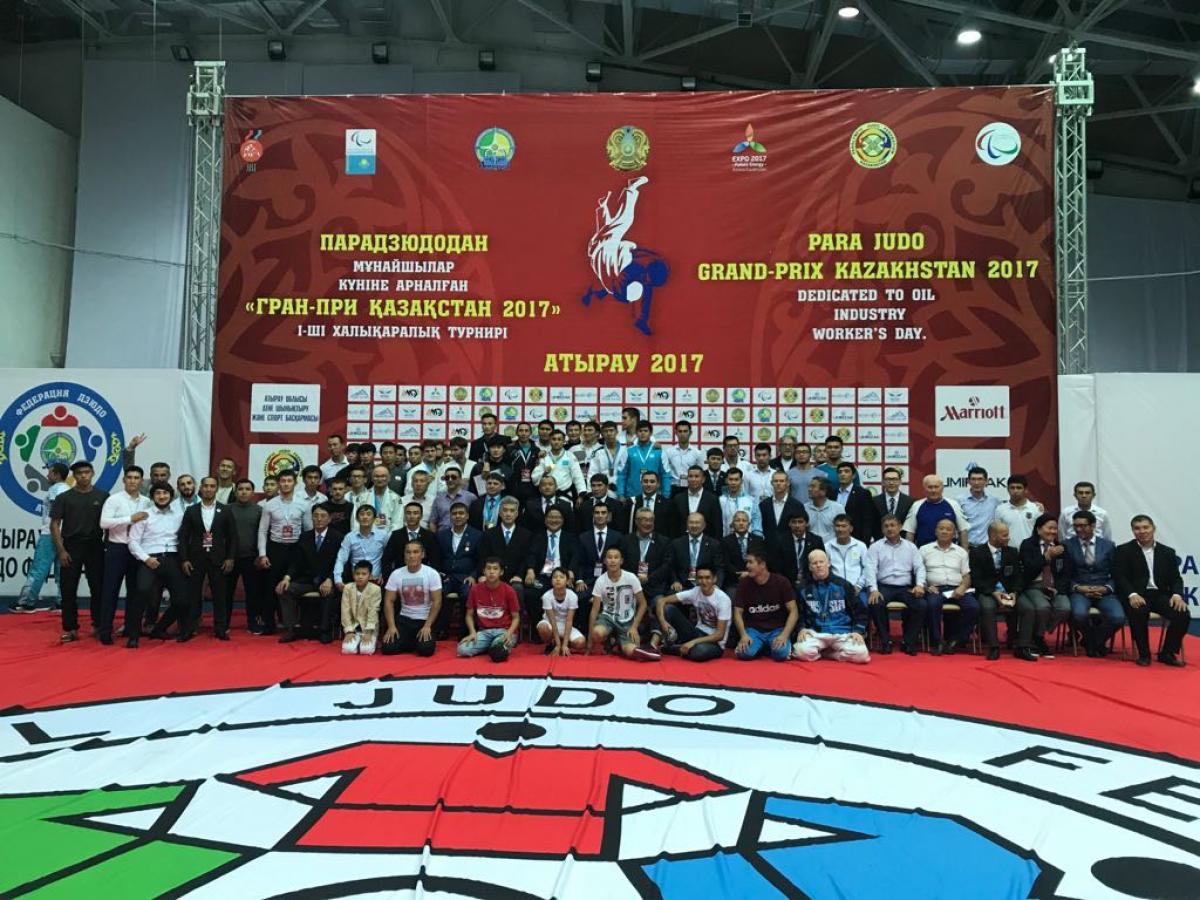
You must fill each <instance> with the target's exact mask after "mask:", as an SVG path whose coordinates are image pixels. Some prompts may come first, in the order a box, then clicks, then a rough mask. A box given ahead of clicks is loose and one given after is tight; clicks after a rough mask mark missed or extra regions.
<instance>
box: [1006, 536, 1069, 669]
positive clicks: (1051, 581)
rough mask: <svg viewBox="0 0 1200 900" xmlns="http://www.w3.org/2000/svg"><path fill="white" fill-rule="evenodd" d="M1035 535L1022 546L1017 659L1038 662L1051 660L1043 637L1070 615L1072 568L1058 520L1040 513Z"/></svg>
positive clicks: (1022, 543)
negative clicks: (1061, 538) (1021, 585)
mask: <svg viewBox="0 0 1200 900" xmlns="http://www.w3.org/2000/svg"><path fill="white" fill-rule="evenodd" d="M1033 531H1034V533H1033V534H1032V535H1030V536H1029V537H1027V538H1026V539H1025V540H1023V541H1022V542H1021V546H1020V548H1019V551H1018V552H1019V553H1020V557H1021V575H1022V583H1023V584H1024V589H1023V590H1022V591H1021V596H1020V597H1018V598H1017V610H1018V613H1019V615H1020V626H1019V627H1020V634H1019V635H1018V637H1017V649H1016V651H1015V655H1016V657H1017V659H1023V660H1025V661H1026V662H1037V659H1038V657H1039V656H1042V657H1046V658H1048V659H1050V658H1053V656H1054V654H1052V653H1051V652H1050V648H1049V646H1047V644H1046V638H1045V635H1046V634H1047V633H1048V632H1050V631H1053V630H1054V629H1055V628H1057V627H1058V625H1059V623H1060V622H1062V621H1063V620H1064V619H1066V618H1067V616H1068V615H1069V614H1070V612H1071V601H1070V596H1071V578H1072V577H1073V575H1074V567H1073V566H1072V565H1071V558H1070V557H1069V556H1067V548H1066V547H1064V546H1063V544H1062V542H1061V541H1059V539H1058V517H1057V516H1055V515H1052V514H1050V513H1043V514H1042V515H1040V516H1038V517H1037V520H1036V521H1035V522H1034V523H1033Z"/></svg>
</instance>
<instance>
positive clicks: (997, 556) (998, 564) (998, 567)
mask: <svg viewBox="0 0 1200 900" xmlns="http://www.w3.org/2000/svg"><path fill="white" fill-rule="evenodd" d="M996 571H997V572H999V571H1000V551H999V550H997V551H996Z"/></svg>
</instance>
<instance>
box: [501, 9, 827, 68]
mask: <svg viewBox="0 0 1200 900" xmlns="http://www.w3.org/2000/svg"><path fill="white" fill-rule="evenodd" d="M519 2H524V0H519ZM812 2H813V0H793V2H791V3H788V4H786V5H784V6H780V7H779V8H777V9H771V10H767V11H765V12H762V13H755V15H754V22H753V24H755V25H761V24H763V23H764V22H767V21H769V20H771V19H773V18H775V17H776V16H779V15H783V14H784V13H788V12H792V11H793V10H796V9H800V8H801V7H802V6H808V5H809V4H811V3H812ZM739 27H740V26H739V25H738V23H737V20H736V19H735V20H733V21H730V22H726V23H725V24H723V25H717V26H715V27H713V28H709V29H708V30H707V31H701V32H700V33H699V34H693V35H692V36H691V37H686V38H683V39H682V40H679V41H674V42H673V43H670V44H665V45H663V46H662V47H655V48H654V49H653V50H648V51H646V52H645V53H642V54H640V55H639V56H638V57H637V58H638V59H640V60H642V61H646V60H650V59H654V58H655V57H656V56H663V55H665V54H667V53H674V52H675V51H676V50H682V49H683V48H684V47H691V46H692V45H693V44H699V43H702V42H704V41H708V40H712V39H713V38H715V37H720V36H721V35H723V34H728V33H729V32H731V31H736V30H737V29H738V28H739Z"/></svg>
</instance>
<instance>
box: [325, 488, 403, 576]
mask: <svg viewBox="0 0 1200 900" xmlns="http://www.w3.org/2000/svg"><path fill="white" fill-rule="evenodd" d="M354 518H355V519H356V520H357V521H358V530H357V531H352V532H350V533H349V534H348V535H346V539H345V540H344V541H342V546H341V547H340V548H339V549H338V555H337V560H336V561H335V562H334V564H333V572H332V573H331V574H332V575H333V584H334V587H336V588H337V589H338V590H339V591H341V590H342V589H343V588H345V586H346V584H345V573H346V567H347V566H353V565H354V564H355V563H357V562H359V561H361V560H366V561H367V562H369V563H370V564H371V580H372V581H374V582H375V583H377V584H379V583H381V582H382V581H383V548H384V547H385V546H387V542H388V538H389V537H391V533H390V532H388V531H381V530H379V529H378V528H376V527H375V507H373V506H371V505H370V504H363V505H362V506H360V507H359V508H358V509H356V510H355V511H354Z"/></svg>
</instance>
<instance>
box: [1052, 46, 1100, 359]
mask: <svg viewBox="0 0 1200 900" xmlns="http://www.w3.org/2000/svg"><path fill="white" fill-rule="evenodd" d="M1086 52H1087V51H1085V50H1084V49H1083V48H1079V47H1068V48H1066V49H1064V50H1060V51H1059V53H1058V55H1057V56H1056V57H1055V59H1054V257H1055V286H1056V288H1057V294H1058V373H1059V374H1060V375H1078V374H1083V373H1085V372H1087V371H1089V368H1088V283H1087V119H1088V116H1090V115H1091V114H1092V101H1093V99H1094V96H1095V91H1094V88H1093V85H1092V76H1091V74H1090V73H1089V72H1088V70H1087V67H1086V61H1087V60H1086Z"/></svg>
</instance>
